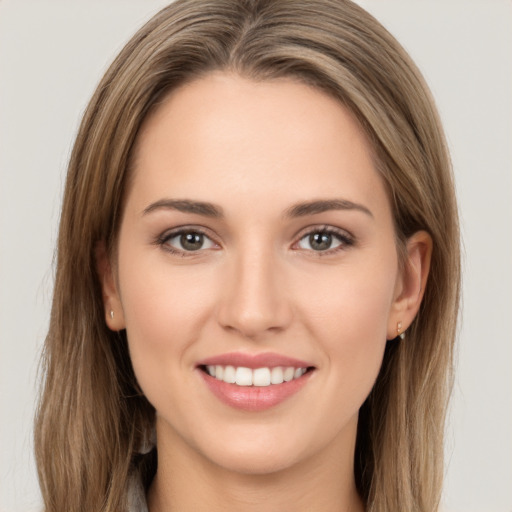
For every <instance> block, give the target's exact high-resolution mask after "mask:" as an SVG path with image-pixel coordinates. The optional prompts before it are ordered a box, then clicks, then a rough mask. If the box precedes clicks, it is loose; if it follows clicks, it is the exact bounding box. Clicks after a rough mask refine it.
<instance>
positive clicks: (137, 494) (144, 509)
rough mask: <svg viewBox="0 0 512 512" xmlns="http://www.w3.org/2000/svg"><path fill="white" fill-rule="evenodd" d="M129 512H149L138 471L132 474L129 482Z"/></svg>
mask: <svg viewBox="0 0 512 512" xmlns="http://www.w3.org/2000/svg"><path fill="white" fill-rule="evenodd" d="M128 512H148V504H147V501H146V493H145V491H144V486H143V485H142V481H141V479H140V475H139V474H138V472H136V471H133V472H132V474H131V475H130V477H129V480H128Z"/></svg>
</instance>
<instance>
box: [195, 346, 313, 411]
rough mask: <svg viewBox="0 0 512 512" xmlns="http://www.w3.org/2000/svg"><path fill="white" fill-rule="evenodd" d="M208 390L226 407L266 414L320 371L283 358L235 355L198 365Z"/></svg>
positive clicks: (293, 359)
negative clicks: (316, 371) (265, 412)
mask: <svg viewBox="0 0 512 512" xmlns="http://www.w3.org/2000/svg"><path fill="white" fill-rule="evenodd" d="M197 369H198V370H200V371H199V374H200V375H201V377H202V380H203V382H204V383H205V384H206V386H207V388H208V389H209V390H210V391H211V392H212V393H213V394H214V395H215V396H216V397H217V398H218V399H219V400H220V401H221V402H223V403H224V404H226V405H228V406H230V407H232V408H235V409H239V410H242V411H248V412H258V411H264V410H266V409H269V408H271V407H274V406H276V405H278V404H280V403H282V402H284V401H285V400H287V399H288V398H290V397H292V396H293V395H295V394H296V393H298V392H299V391H300V390H301V389H302V388H303V387H304V386H305V385H306V384H307V382H308V381H309V380H310V377H311V376H312V374H313V373H314V372H315V370H316V368H315V367H314V366H313V365H311V364H309V363H308V362H306V361H300V360H298V359H295V358H291V357H287V356H283V355H280V354H273V353H263V354H256V355H252V354H244V353H239V352H235V353H231V354H223V355H219V356H216V357H211V358H208V359H206V360H203V361H200V362H199V364H197Z"/></svg>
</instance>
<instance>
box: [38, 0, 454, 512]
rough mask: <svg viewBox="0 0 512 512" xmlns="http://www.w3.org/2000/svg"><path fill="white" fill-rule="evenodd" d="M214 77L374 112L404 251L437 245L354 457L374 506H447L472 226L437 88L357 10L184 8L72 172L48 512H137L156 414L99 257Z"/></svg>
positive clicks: (375, 138) (43, 410) (102, 119)
mask: <svg viewBox="0 0 512 512" xmlns="http://www.w3.org/2000/svg"><path fill="white" fill-rule="evenodd" d="M211 70H226V71H230V72H234V73H238V74H240V75H242V76H244V77H247V78H250V79H254V80H272V79H274V78H278V77H284V76H286V77H293V78H295V79H297V80H300V81H303V82H305V83H307V84H310V85H312V86H314V87H318V88H320V89H322V90H323V91H326V92H327V93H329V94H331V95H333V96H334V97H336V98H338V99H339V101H341V102H342V103H343V104H344V105H346V106H347V107H348V108H350V109H351V111H352V112H353V113H354V114H355V115H356V116H357V118H358V120H359V122H360V123H361V126H362V127H363V129H364V130H365V132H366V134H367V136H368V139H369V141H370V143H371V145H372V148H373V151H374V155H375V161H376V166H377V168H378V170H379V171H380V172H381V174H382V176H383V179H384V180H385V182H386V184H387V187H388V189H389V192H390V197H391V201H392V207H393V213H394V219H395V225H396V238H397V248H398V251H399V253H400V251H401V248H403V245H404V243H405V241H406V240H407V238H408V237H409V236H410V235H412V234H413V233H414V232H416V231H418V230H426V231H428V233H430V235H431V237H432V239H433V243H434V248H433V255H432V263H431V270H430V277H429V280H428V283H427V286H426V289H425V295H424V299H423V302H422V305H421V308H420V311H419V314H418V315H417V317H416V319H415V320H414V322H413V323H412V325H411V327H410V328H409V329H408V333H407V340H406V341H398V340H395V341H393V342H389V343H388V345H389V346H388V347H387V349H386V353H385V357H384V361H383V365H382V369H381V371H380V374H379V376H378V379H377V382H376V384H375V387H374V389H373V391H372V392H371V394H370V396H369V397H368V399H367V400H366V402H365V404H364V405H363V407H362V409H361V411H360V418H359V426H358V438H357V447H356V458H355V468H354V471H355V476H356V483H357V486H358V489H359V492H360V494H361V496H362V498H363V500H364V501H365V503H366V508H367V510H368V511H371V512H384V511H387V512H396V511H399V510H407V511H408V512H415V511H417V512H427V511H428V512H431V511H433V510H435V509H436V508H437V505H438V502H439V498H440V489H441V482H442V476H443V456H442V455H443V429H444V418H445V412H446V405H447V399H448V395H449V391H450V386H451V370H452V356H453V343H454V338H455V330H456V319H457V312H458V300H459V286H460V285H459V280H460V267H459V230H458V221H457V208H456V202H455V196H454V187H453V177H452V173H451V167H450V160H449V156H448V152H447V149H446V143H445V139H444V135H443V132H442V128H441V126H440V122H439V119H438V116H437V113H436V109H435V106H434V103H433V101H432V98H431V96H430V93H429V90H428V88H427V86H426V85H425V82H424V80H423V78H422V77H421V74H420V73H419V72H418V70H417V68H416V67H415V65H414V64H413V62H412V61H411V59H410V58H409V56H408V55H407V54H406V52H405V51H404V50H403V49H402V47H401V46H400V45H399V44H398V43H397V41H396V40H395V39H394V38H393V37H392V36H391V35H390V34H389V33H388V32H387V31H386V30H385V29H384V28H383V27H382V26H381V25H380V24H379V23H378V22H377V21H376V20H375V19H374V18H373V17H371V16H370V15H369V14H368V13H366V12H365V11H364V10H363V9H361V8H360V7H358V6H357V5H355V4H353V3H352V2H350V1H348V0H178V1H176V2H175V3H173V4H171V5H170V6H168V7H167V8H165V9H163V10H162V11H161V12H160V13H158V14H157V15H156V16H155V17H154V18H153V19H151V20H150V21H149V22H148V23H147V24H146V25H145V26H144V27H142V29H141V30H139V32H137V34H136V35H135V36H134V37H133V38H132V39H131V40H130V42H129V43H128V44H127V45H126V46H125V48H124V49H123V50H122V51H121V53H120V54H119V56H118V57H117V58H116V59H115V61H114V62H113V64H112V65H111V67H110V69H109V70H108V71H107V73H106V74H105V76H104V78H103V79H102V81H101V83H100V84H99V86H98V88H97V90H96V92H95V94H94V96H93V98H92V100H91V102H90V104H89V106H88V108H87V110H86V112H85V115H84V118H83V121H82V124H81V127H80V130H79V133H78V136H77V139H76V143H75V146H74V149H73V152H72V155H71V160H70V163H69V171H68V176H67V181H66V188H65V194H64V202H63V207H62V216H61V222H60V232H59V239H58V252H57V265H56V280H55V288H54V298H53V306H52V312H51V321H50V328H49V332H48V336H47V339H46V345H45V351H44V354H43V370H44V387H43V390H42V394H41V400H40V405H39V410H38V415H37V421H36V430H35V441H36V457H37V464H38V470H39V479H40V484H41V489H42V493H43V497H44V502H45V506H46V511H47V512H57V511H59V512H78V511H87V512H91V511H104V512H107V511H108V512H113V511H119V510H124V509H125V507H126V482H127V479H128V474H129V472H130V471H132V470H133V469H134V468H137V470H139V471H141V472H142V474H143V478H146V479H147V480H149V479H150V478H151V476H152V474H153V473H154V471H155V465H156V459H155V452H154V451H153V452H151V453H150V454H149V455H140V454H138V447H139V446H140V444H141V443H142V442H143V440H144V438H145V436H147V433H148V431H149V429H150V428H151V425H152V422H153V419H154V410H153V408H152V406H151V405H150V404H149V403H148V401H147V400H146V398H145V397H144V396H143V395H142V393H141V392H140V390H139V389H138V386H137V382H136V379H135V376H134V374H133V370H132V367H131V363H130V359H129V354H128V349H127V344H126V337H125V333H124V332H121V333H113V332H111V331H110V330H109V329H108V328H107V326H106V324H105V321H104V307H103V303H102V293H101V287H100V284H99V280H98V275H97V272H96V266H95V250H96V247H97V246H98V243H100V242H101V243H103V244H105V245H106V246H107V248H108V250H109V251H111V253H112V251H115V247H116V240H117V234H118V231H119V225H120V219H121V216H122V211H123V200H124V197H125V195H126V190H127V187H128V184H129V179H130V172H131V168H130V154H131V150H132V148H133V146H134V141H135V139H136V137H137V133H138V130H139V128H140V126H141V123H142V122H143V120H144V119H145V118H146V116H147V114H148V113H149V112H150V111H151V110H152V109H153V108H156V106H157V105H158V103H159V102H160V101H161V100H162V98H163V96H164V95H165V94H167V93H168V92H169V91H170V90H172V89H173V88H175V87H177V86H178V85H181V84H183V83H185V82H187V81H191V80H193V79H194V78H196V77H199V76H201V75H204V74H205V73H208V72H209V71H211Z"/></svg>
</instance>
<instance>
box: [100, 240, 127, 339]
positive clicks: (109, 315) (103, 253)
mask: <svg viewBox="0 0 512 512" xmlns="http://www.w3.org/2000/svg"><path fill="white" fill-rule="evenodd" d="M94 249H95V258H96V271H97V272H98V276H99V279H100V283H101V289H102V295H103V308H104V310H105V322H106V324H107V326H108V327H109V328H110V329H111V330H113V331H120V330H121V329H124V328H125V327H126V325H125V321H124V313H123V307H122V304H121V298H120V296H119V292H118V287H117V283H116V279H115V275H114V271H113V269H112V264H111V261H110V258H109V255H108V252H107V249H106V247H105V243H104V242H98V243H97V244H96V247H95V248H94Z"/></svg>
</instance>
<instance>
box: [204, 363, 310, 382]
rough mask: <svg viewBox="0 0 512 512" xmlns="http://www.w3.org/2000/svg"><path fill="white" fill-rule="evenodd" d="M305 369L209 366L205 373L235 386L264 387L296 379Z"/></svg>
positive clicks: (290, 367)
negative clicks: (253, 368)
mask: <svg viewBox="0 0 512 512" xmlns="http://www.w3.org/2000/svg"><path fill="white" fill-rule="evenodd" d="M306 370H307V369H306V368H294V367H293V366H287V367H282V366H276V367H274V368H256V369H255V370H252V369H251V368H245V367H243V366H238V367H234V366H222V365H216V366H210V365H208V366H207V367H206V371H207V372H208V374H209V375H211V376H212V377H215V378H216V379H217V380H222V381H224V382H227V383H228V384H236V385H237V386H257V387H264V386H270V385H271V384H282V383H283V382H290V381H291V380H293V379H298V378H300V377H302V376H303V375H304V374H305V373H306Z"/></svg>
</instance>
